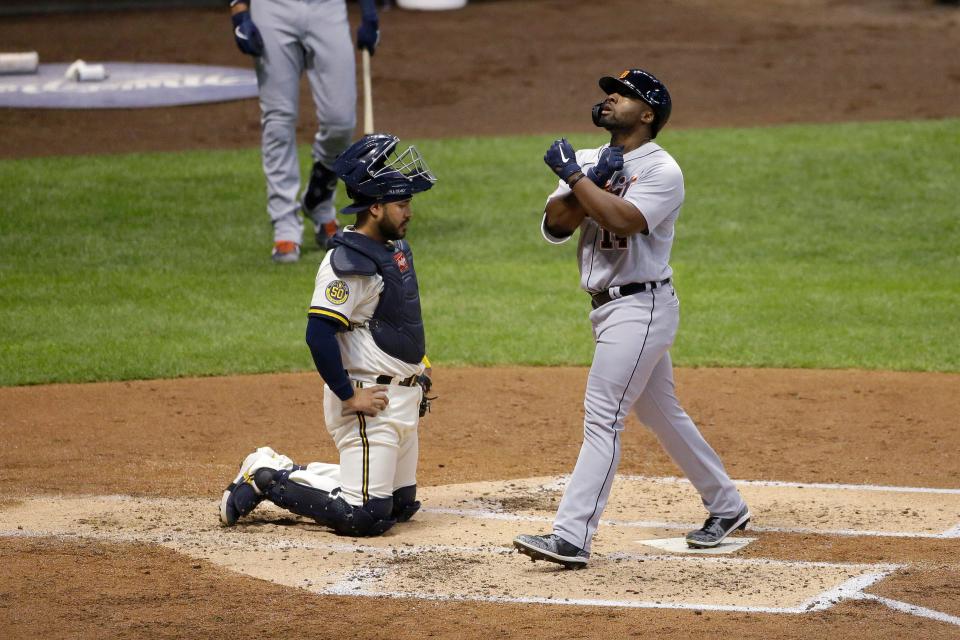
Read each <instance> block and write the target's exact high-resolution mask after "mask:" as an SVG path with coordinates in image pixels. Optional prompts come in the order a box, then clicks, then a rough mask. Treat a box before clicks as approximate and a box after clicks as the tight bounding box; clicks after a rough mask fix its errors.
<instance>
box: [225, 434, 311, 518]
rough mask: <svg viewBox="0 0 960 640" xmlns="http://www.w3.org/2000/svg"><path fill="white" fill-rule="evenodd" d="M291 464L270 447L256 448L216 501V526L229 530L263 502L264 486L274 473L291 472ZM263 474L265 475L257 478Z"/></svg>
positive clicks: (289, 460)
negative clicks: (262, 487)
mask: <svg viewBox="0 0 960 640" xmlns="http://www.w3.org/2000/svg"><path fill="white" fill-rule="evenodd" d="M294 467H295V465H294V464H293V460H291V459H290V458H288V457H287V456H283V455H280V454H278V453H277V452H276V451H274V450H273V449H271V448H270V447H260V448H259V449H257V450H256V451H254V452H253V453H251V454H250V455H248V456H247V457H246V458H244V459H243V462H241V463H240V471H239V472H238V473H237V476H236V477H235V478H234V479H233V482H231V483H230V485H229V486H227V488H226V490H224V492H223V496H222V497H221V498H220V510H219V512H220V523H221V524H222V525H223V526H225V527H232V526H233V525H235V524H237V520H239V519H240V518H242V517H243V516H245V515H247V514H248V513H250V512H251V511H253V510H254V509H256V508H257V505H259V504H260V503H261V502H263V499H264V495H263V490H262V489H261V486H266V484H268V483H269V480H270V479H271V478H272V477H273V472H274V471H276V470H278V469H293V468H294ZM262 471H265V474H261V472H262Z"/></svg>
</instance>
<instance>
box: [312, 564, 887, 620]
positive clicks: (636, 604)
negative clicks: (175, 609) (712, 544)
mask: <svg viewBox="0 0 960 640" xmlns="http://www.w3.org/2000/svg"><path fill="white" fill-rule="evenodd" d="M670 557H671V559H675V558H676V557H675V556H670ZM385 574H386V571H385V570H383V569H373V570H369V569H366V570H359V571H354V572H351V573H349V574H348V575H346V576H345V577H344V579H342V580H341V581H339V582H338V583H337V584H335V585H332V586H331V587H328V588H326V589H324V590H322V593H327V594H330V595H342V596H367V597H379V598H382V597H387V598H417V599H422V600H437V601H477V602H497V603H512V604H558V605H574V606H577V605H578V606H588V607H623V608H628V609H684V610H693V611H717V612H729V613H779V614H802V613H810V612H814V611H823V610H825V609H829V608H830V607H832V606H834V605H835V604H837V603H838V602H840V601H841V600H844V599H847V598H857V597H860V596H861V595H862V590H863V589H865V588H867V587H869V586H871V585H873V584H874V583H876V582H877V581H878V580H881V579H883V578H884V577H886V576H887V575H889V572H881V573H869V574H865V575H862V576H857V577H854V578H851V579H849V580H846V581H844V582H843V583H841V584H840V585H838V586H836V587H834V588H833V589H829V590H827V591H824V592H823V593H820V594H818V595H817V596H814V597H813V598H811V599H810V600H807V601H805V602H802V603H801V604H799V605H797V606H795V607H762V606H748V605H727V604H708V603H704V602H664V601H662V600H661V601H651V600H608V599H599V598H548V597H544V596H507V595H499V596H498V595H484V594H438V593H429V592H422V591H381V590H376V589H370V588H369V585H370V584H371V583H375V582H376V581H378V580H379V579H380V578H382V577H383V576H384V575H385Z"/></svg>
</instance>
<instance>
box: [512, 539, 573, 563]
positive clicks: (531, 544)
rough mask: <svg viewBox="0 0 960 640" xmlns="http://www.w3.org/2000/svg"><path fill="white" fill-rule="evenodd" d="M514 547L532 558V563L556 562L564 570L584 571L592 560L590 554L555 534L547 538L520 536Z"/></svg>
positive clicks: (514, 541)
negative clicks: (542, 561) (540, 561)
mask: <svg viewBox="0 0 960 640" xmlns="http://www.w3.org/2000/svg"><path fill="white" fill-rule="evenodd" d="M513 546H514V547H516V548H517V551H519V552H520V553H522V554H524V555H526V556H530V560H531V561H537V560H546V561H547V562H556V563H557V564H562V565H563V567H564V569H582V568H584V567H585V566H587V560H588V559H589V558H590V554H589V553H587V552H586V551H584V550H583V549H581V548H580V547H575V546H573V545H572V544H570V543H569V542H567V541H566V540H564V539H563V538H561V537H560V536H558V535H556V534H554V533H551V534H549V535H545V536H531V535H526V534H524V535H519V536H517V537H516V538H514V539H513Z"/></svg>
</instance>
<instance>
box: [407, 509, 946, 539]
mask: <svg viewBox="0 0 960 640" xmlns="http://www.w3.org/2000/svg"><path fill="white" fill-rule="evenodd" d="M421 511H424V512H426V513H437V514H446V515H458V516H465V517H470V518H479V519H482V520H508V521H514V522H553V517H552V516H537V515H526V514H518V513H504V512H502V511H491V510H487V509H455V508H452V507H423V508H422V509H421ZM600 523H601V524H607V525H613V526H618V527H631V528H638V529H670V530H674V529H675V530H681V531H689V530H691V529H698V528H699V527H700V523H699V522H697V523H693V522H687V523H684V522H664V521H660V520H607V519H603V520H601V521H600ZM749 530H750V531H759V532H761V533H810V534H813V533H816V534H822V535H834V536H847V537H850V536H865V537H876V538H932V539H944V538H958V537H960V526H958V527H954V528H952V529H949V530H947V531H944V532H943V533H924V532H919V531H869V530H860V529H814V528H810V527H767V526H762V525H757V526H755V525H754V524H753V523H752V522H751V523H750V525H749Z"/></svg>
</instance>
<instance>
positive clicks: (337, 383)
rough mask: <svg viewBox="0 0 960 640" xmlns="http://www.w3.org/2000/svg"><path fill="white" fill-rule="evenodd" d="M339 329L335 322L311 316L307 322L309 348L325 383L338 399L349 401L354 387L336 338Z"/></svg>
mask: <svg viewBox="0 0 960 640" xmlns="http://www.w3.org/2000/svg"><path fill="white" fill-rule="evenodd" d="M338 328H339V325H337V324H335V322H334V320H327V319H325V318H321V317H317V316H310V317H309V318H308V320H307V346H309V347H310V354H311V355H312V356H313V364H315V365H316V367H317V371H318V372H319V373H320V377H321V378H323V381H324V382H326V383H327V386H328V387H330V390H331V391H333V392H334V393H335V394H337V397H338V398H340V399H341V400H349V399H350V398H352V397H353V385H352V384H351V383H350V378H348V377H347V372H346V370H344V368H343V358H342V357H341V356H340V345H339V344H337V338H336V335H337V330H338Z"/></svg>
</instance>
